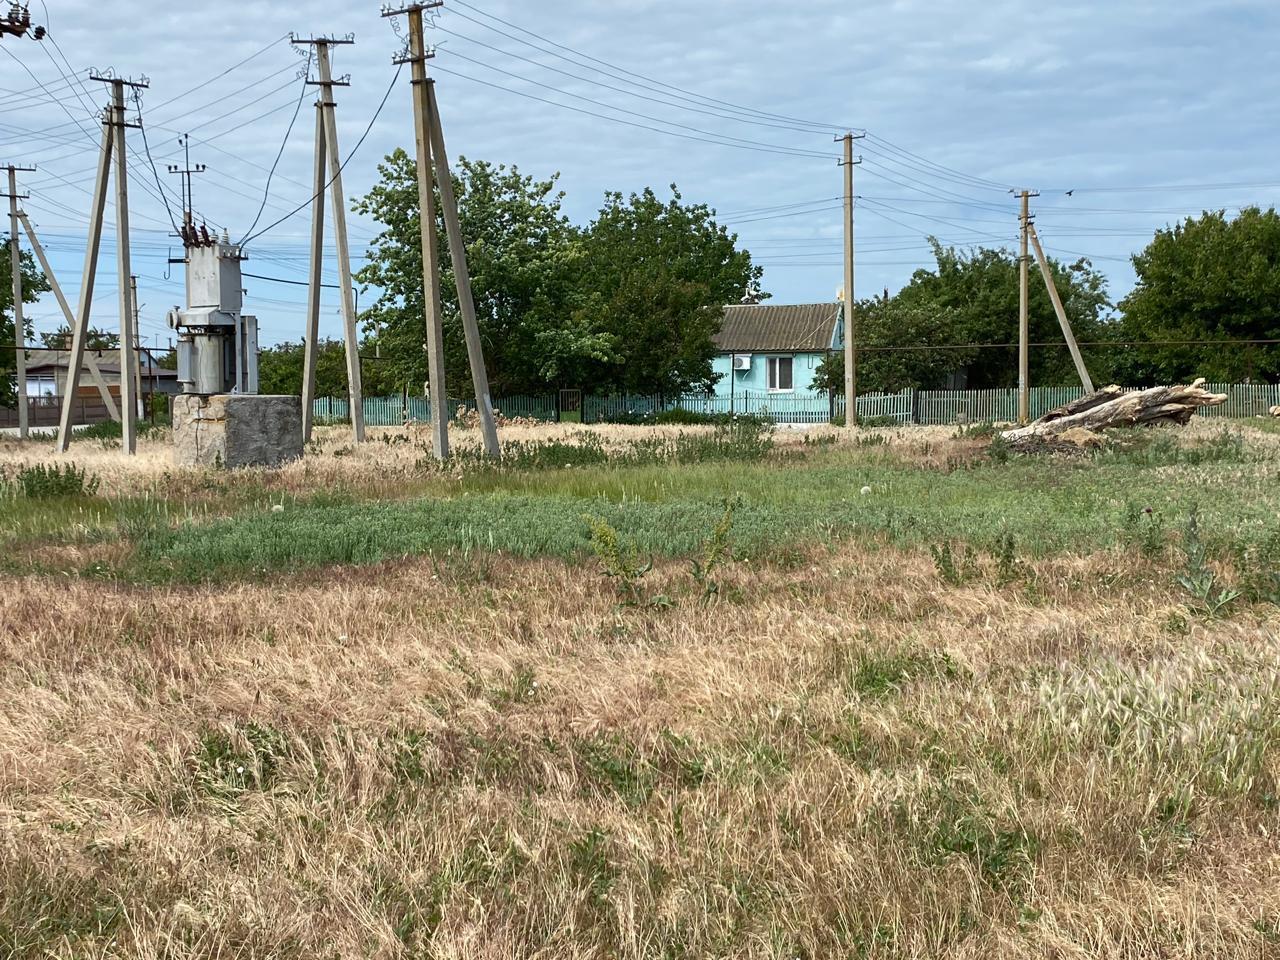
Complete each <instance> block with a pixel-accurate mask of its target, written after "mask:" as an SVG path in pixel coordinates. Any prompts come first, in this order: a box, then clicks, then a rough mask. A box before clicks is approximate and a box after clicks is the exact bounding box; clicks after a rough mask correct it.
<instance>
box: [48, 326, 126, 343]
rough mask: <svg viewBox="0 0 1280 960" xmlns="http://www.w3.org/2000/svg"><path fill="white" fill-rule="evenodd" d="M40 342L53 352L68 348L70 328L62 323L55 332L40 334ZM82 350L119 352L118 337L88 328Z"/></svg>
mask: <svg viewBox="0 0 1280 960" xmlns="http://www.w3.org/2000/svg"><path fill="white" fill-rule="evenodd" d="M40 342H41V343H43V344H44V345H45V346H46V347H49V348H50V349H53V350H57V349H62V348H65V347H69V346H70V345H71V328H70V327H68V326H67V325H66V324H65V323H64V324H63V325H62V326H60V327H59V328H58V329H57V330H54V331H52V332H48V333H42V334H40ZM84 348H85V349H86V350H119V349H120V335H119V334H117V333H108V332H107V331H106V330H99V329H98V328H97V327H90V328H89V335H88V336H87V337H85V341H84Z"/></svg>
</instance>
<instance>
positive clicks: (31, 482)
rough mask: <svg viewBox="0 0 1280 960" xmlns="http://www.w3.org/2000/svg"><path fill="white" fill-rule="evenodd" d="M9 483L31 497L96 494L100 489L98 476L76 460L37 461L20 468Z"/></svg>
mask: <svg viewBox="0 0 1280 960" xmlns="http://www.w3.org/2000/svg"><path fill="white" fill-rule="evenodd" d="M4 483H5V485H6V486H8V487H10V488H11V489H12V490H14V491H15V492H17V493H18V494H20V495H21V496H24V497H26V498H27V499H29V500H51V499H55V498H59V497H92V496H94V495H95V494H96V493H97V492H98V478H97V477H96V476H94V475H93V474H90V473H89V472H88V471H87V470H86V469H85V468H83V467H77V466H76V465H75V464H74V463H54V464H46V463H36V464H32V465H31V466H28V467H20V468H18V470H17V471H16V472H15V473H14V474H13V476H12V477H11V478H7V477H6V478H4Z"/></svg>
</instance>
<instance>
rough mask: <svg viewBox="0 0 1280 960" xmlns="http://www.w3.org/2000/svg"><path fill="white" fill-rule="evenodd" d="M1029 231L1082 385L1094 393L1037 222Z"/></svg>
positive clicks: (1091, 380) (1050, 297)
mask: <svg viewBox="0 0 1280 960" xmlns="http://www.w3.org/2000/svg"><path fill="white" fill-rule="evenodd" d="M1028 232H1029V233H1030V235H1031V242H1032V244H1034V245H1035V248H1036V259H1037V260H1038V261H1040V273H1041V274H1042V275H1043V276H1044V285H1045V286H1046V287H1047V288H1048V290H1049V299H1050V300H1052V301H1053V312H1054V313H1056V314H1057V315H1058V326H1060V327H1061V328H1062V335H1063V337H1065V338H1066V341H1067V349H1068V350H1070V351H1071V361H1072V362H1073V363H1074V364H1075V365H1076V373H1077V374H1079V375H1080V385H1081V386H1082V387H1084V392H1085V393H1093V379H1092V378H1091V377H1090V376H1089V370H1088V368H1087V367H1086V366H1085V363H1084V357H1083V356H1081V354H1080V346H1079V344H1077V343H1076V335H1075V333H1074V332H1073V331H1072V329H1071V321H1070V320H1068V319H1067V311H1066V308H1065V307H1063V305H1062V297H1060V296H1059V295H1058V286H1057V284H1055V283H1054V282H1053V271H1052V270H1050V269H1049V260H1048V258H1047V257H1045V255H1044V247H1042V246H1040V234H1039V233H1037V232H1036V228H1035V224H1030V225H1029V229H1028Z"/></svg>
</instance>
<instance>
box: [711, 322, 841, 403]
mask: <svg viewBox="0 0 1280 960" xmlns="http://www.w3.org/2000/svg"><path fill="white" fill-rule="evenodd" d="M713 341H714V343H715V345H716V351H717V354H716V358H715V360H714V361H713V368H714V370H715V373H716V374H717V375H719V379H718V380H717V381H716V385H715V388H714V391H715V395H716V396H717V397H729V396H730V393H731V391H732V395H733V396H736V397H753V398H757V397H761V396H776V397H778V399H780V400H781V399H785V398H789V397H796V398H804V397H813V396H817V395H818V391H815V390H814V389H813V386H812V385H813V377H814V374H815V373H817V370H818V365H819V364H820V363H822V360H823V358H824V357H826V355H827V354H828V353H830V352H831V351H832V350H841V349H843V348H844V305H843V304H841V303H802V304H787V305H784V304H767V303H760V304H735V305H733V306H729V307H725V310H724V324H723V325H722V326H721V328H720V332H719V333H718V334H717V335H716V336H715V337H714V338H713Z"/></svg>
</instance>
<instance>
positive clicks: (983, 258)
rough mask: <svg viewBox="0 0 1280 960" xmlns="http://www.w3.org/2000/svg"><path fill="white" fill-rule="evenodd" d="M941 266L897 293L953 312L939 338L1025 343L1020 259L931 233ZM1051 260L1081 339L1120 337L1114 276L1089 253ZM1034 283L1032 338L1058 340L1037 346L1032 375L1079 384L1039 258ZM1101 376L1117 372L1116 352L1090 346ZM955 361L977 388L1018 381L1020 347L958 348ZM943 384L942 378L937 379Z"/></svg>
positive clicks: (903, 299)
mask: <svg viewBox="0 0 1280 960" xmlns="http://www.w3.org/2000/svg"><path fill="white" fill-rule="evenodd" d="M931 242H932V244H933V255H934V259H935V261H936V266H935V268H934V269H933V270H917V271H916V273H915V275H914V276H913V277H912V278H911V281H910V282H909V283H908V284H907V285H906V286H905V287H904V288H903V289H902V290H900V291H899V292H898V294H897V296H896V297H894V300H895V301H896V302H897V303H898V304H899V305H901V306H903V307H911V308H914V309H916V310H919V311H924V312H927V313H932V314H933V315H934V316H945V317H946V318H947V324H946V326H947V328H948V329H947V332H946V335H945V336H942V337H939V339H938V340H937V341H935V343H938V344H1016V343H1017V342H1018V259H1017V257H1016V255H1014V254H1013V253H1012V252H1010V251H1008V250H1004V249H992V248H989V247H979V248H977V249H973V250H964V251H961V250H957V249H956V248H955V247H943V246H942V245H941V244H940V243H938V241H937V240H931ZM1049 266H1050V269H1051V271H1052V274H1053V277H1054V283H1055V285H1056V286H1057V288H1058V294H1059V295H1060V296H1061V297H1062V301H1063V304H1064V307H1065V309H1066V312H1067V318H1068V319H1069V320H1070V322H1071V327H1072V330H1073V331H1074V332H1075V335H1076V339H1077V340H1081V341H1100V340H1105V339H1108V338H1110V337H1112V336H1113V333H1114V330H1115V328H1116V325H1115V324H1112V323H1110V322H1109V311H1110V307H1111V303H1110V300H1109V299H1108V297H1107V282H1106V278H1105V277H1104V276H1103V275H1102V274H1101V273H1099V272H1097V271H1096V270H1095V269H1094V268H1093V265H1092V264H1091V263H1090V262H1089V261H1088V260H1087V259H1080V260H1077V261H1075V262H1074V263H1072V264H1070V265H1064V264H1062V263H1061V262H1059V261H1057V260H1054V259H1053V258H1050V260H1049ZM1031 271H1032V272H1031V278H1030V280H1031V282H1030V326H1031V341H1032V343H1048V344H1053V346H1052V347H1037V348H1034V349H1033V350H1032V352H1031V380H1032V383H1033V384H1034V385H1036V386H1063V385H1071V384H1078V383H1079V382H1080V381H1079V379H1078V377H1077V376H1076V372H1075V367H1074V365H1073V364H1072V362H1071V356H1070V354H1069V353H1068V352H1067V349H1066V346H1065V341H1064V340H1063V336H1062V330H1061V328H1060V327H1059V326H1058V320H1057V316H1056V315H1055V314H1054V311H1053V302H1052V301H1051V300H1050V299H1049V293H1048V291H1047V290H1046V289H1045V286H1044V282H1043V281H1042V280H1041V278H1040V276H1039V273H1040V271H1039V270H1038V269H1037V268H1036V266H1035V265H1034V264H1033V265H1032V268H1031ZM1082 352H1083V353H1084V356H1085V361H1086V363H1087V364H1088V366H1089V371H1090V373H1091V374H1092V376H1093V379H1094V381H1095V382H1103V381H1105V380H1107V379H1108V378H1109V377H1110V376H1111V368H1110V364H1111V362H1112V360H1113V359H1114V352H1113V351H1110V350H1105V349H1100V348H1087V347H1086V348H1084V349H1083V351H1082ZM950 357H951V359H952V364H951V365H952V366H953V367H955V368H960V367H963V368H966V370H967V376H968V385H969V387H970V388H974V389H985V388H992V387H1013V386H1016V385H1017V380H1018V364H1017V349H1016V347H1008V348H1004V349H990V348H988V349H972V350H954V351H951V353H950ZM933 385H937V384H933Z"/></svg>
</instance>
